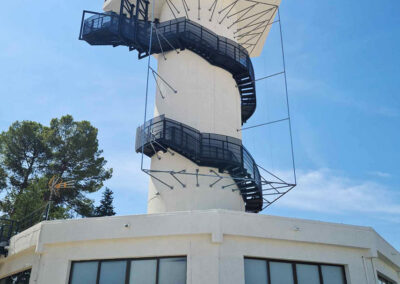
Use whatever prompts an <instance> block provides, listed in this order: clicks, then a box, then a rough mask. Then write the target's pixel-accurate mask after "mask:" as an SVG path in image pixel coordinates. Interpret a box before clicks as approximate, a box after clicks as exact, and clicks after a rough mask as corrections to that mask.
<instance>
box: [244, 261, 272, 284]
mask: <svg viewBox="0 0 400 284" xmlns="http://www.w3.org/2000/svg"><path fill="white" fill-rule="evenodd" d="M244 279H245V284H268V277H267V262H266V261H265V260H260V259H248V258H245V259H244Z"/></svg>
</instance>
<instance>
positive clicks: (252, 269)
mask: <svg viewBox="0 0 400 284" xmlns="http://www.w3.org/2000/svg"><path fill="white" fill-rule="evenodd" d="M244 275H245V283H246V284H346V283H347V282H346V277H345V274H344V267H343V266H340V265H329V264H318V263H302V262H292V261H280V260H269V259H256V258H245V259H244ZM380 284H381V283H380ZM382 284H386V282H383V283H382ZM389 284H392V283H390V282H389Z"/></svg>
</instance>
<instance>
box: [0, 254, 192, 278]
mask: <svg viewBox="0 0 400 284" xmlns="http://www.w3.org/2000/svg"><path fill="white" fill-rule="evenodd" d="M186 270H187V269H186V257H160V258H146V259H116V260H96V261H77V262H73V263H72V267H71V273H70V279H69V283H70V284H81V283H85V284H186ZM5 283H7V284H8V282H5ZM17 283H20V282H17ZM21 283H25V282H21ZM26 283H28V282H26ZM0 284H3V283H2V282H0Z"/></svg>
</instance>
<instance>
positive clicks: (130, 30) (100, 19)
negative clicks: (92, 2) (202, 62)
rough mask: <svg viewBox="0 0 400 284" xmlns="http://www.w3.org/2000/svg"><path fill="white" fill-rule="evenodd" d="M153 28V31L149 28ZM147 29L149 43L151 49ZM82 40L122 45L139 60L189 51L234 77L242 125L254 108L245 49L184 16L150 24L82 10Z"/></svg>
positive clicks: (111, 14)
mask: <svg viewBox="0 0 400 284" xmlns="http://www.w3.org/2000/svg"><path fill="white" fill-rule="evenodd" d="M151 27H153V29H152V28H151ZM150 30H152V44H151V48H150V46H149V45H150ZM79 38H80V39H81V40H85V41H86V42H88V43H89V44H91V45H113V46H118V45H123V46H128V47H129V48H130V49H131V50H133V49H136V50H138V52H139V58H143V57H146V56H148V55H149V50H150V54H154V53H156V54H158V53H162V52H167V51H171V50H174V49H185V48H186V49H189V50H191V51H193V52H195V53H196V54H198V55H200V56H201V57H203V58H204V59H206V60H207V61H208V62H210V63H211V64H213V65H215V66H218V67H221V68H223V69H225V70H227V71H228V72H230V73H231V74H232V75H233V78H234V79H235V81H236V84H237V86H238V89H239V93H240V95H241V99H242V123H245V122H246V121H247V120H248V119H249V118H250V117H251V116H252V114H253V113H254V111H255V109H256V90H255V82H254V80H255V77H254V69H253V64H252V62H251V59H250V57H249V54H248V52H247V50H246V49H245V48H244V47H243V46H241V45H240V44H239V43H236V42H235V41H233V40H230V39H228V38H226V37H223V36H219V35H217V34H215V33H214V32H212V31H211V30H209V29H207V28H205V27H203V26H201V25H199V24H197V23H195V22H193V21H191V20H189V19H186V18H184V17H182V18H177V19H174V20H170V21H165V22H161V23H154V24H153V25H151V22H149V21H143V20H136V19H135V18H128V17H126V16H125V15H122V16H120V15H118V14H116V13H112V12H111V13H96V12H89V11H84V12H83V17H82V25H81V33H80V37H79Z"/></svg>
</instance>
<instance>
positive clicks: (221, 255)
mask: <svg viewBox="0 0 400 284" xmlns="http://www.w3.org/2000/svg"><path fill="white" fill-rule="evenodd" d="M126 224H127V225H128V226H125V225H126ZM39 228H40V234H35V233H34V231H33V230H28V231H26V232H24V233H23V234H24V238H29V237H28V236H29V235H31V236H32V237H31V240H35V241H34V242H20V241H18V239H19V238H20V236H16V237H14V238H13V239H12V243H11V249H10V256H9V257H7V258H3V259H1V260H0V277H3V276H5V275H9V274H12V273H14V272H16V271H17V270H21V269H22V268H23V267H29V266H32V278H31V282H30V283H31V284H33V283H40V284H47V283H49V284H50V283H51V284H57V283H62V284H65V283H67V281H68V277H69V269H70V264H71V261H74V260H91V259H93V260H95V259H114V258H136V257H157V256H177V255H186V256H187V261H188V270H187V283H188V284H203V283H221V284H222V283H223V284H228V283H229V284H244V264H243V259H244V257H245V256H248V257H261V258H271V259H282V260H297V261H310V262H319V263H330V264H340V265H344V266H345V270H346V276H347V280H348V283H349V284H365V283H366V284H372V283H376V282H375V279H376V276H375V275H376V270H378V271H380V272H381V273H383V274H385V275H386V276H387V277H390V278H391V279H393V280H395V281H397V282H399V281H400V278H399V274H398V273H399V271H400V255H399V253H398V252H397V251H396V250H395V249H393V248H391V247H390V245H388V244H386V245H384V246H381V244H382V243H385V242H384V241H383V239H382V238H381V237H380V236H379V235H378V234H376V233H375V231H374V230H373V229H371V228H367V227H357V226H346V225H338V224H330V223H322V222H314V221H307V220H299V219H290V218H281V217H273V216H266V215H255V214H248V213H242V212H234V211H223V210H211V211H197V212H180V213H165V214H149V215H137V216H125V217H107V218H90V219H81V220H64V221H52V222H44V223H43V224H42V225H41V226H40V227H39ZM385 246H386V247H385ZM371 260H373V263H372V262H371ZM205 272H206V273H205Z"/></svg>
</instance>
